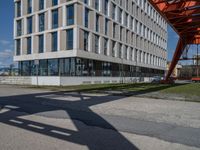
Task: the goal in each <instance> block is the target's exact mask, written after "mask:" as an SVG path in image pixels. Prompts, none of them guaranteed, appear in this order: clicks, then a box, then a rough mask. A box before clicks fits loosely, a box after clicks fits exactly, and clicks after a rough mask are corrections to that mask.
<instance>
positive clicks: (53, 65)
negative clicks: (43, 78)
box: [48, 59, 59, 76]
mask: <svg viewBox="0 0 200 150" xmlns="http://www.w3.org/2000/svg"><path fill="white" fill-rule="evenodd" d="M58 74H59V68H58V59H49V60H48V75H49V76H57V75H58Z"/></svg>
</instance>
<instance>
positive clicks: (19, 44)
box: [16, 39, 21, 56]
mask: <svg viewBox="0 0 200 150" xmlns="http://www.w3.org/2000/svg"><path fill="white" fill-rule="evenodd" d="M20 53H21V40H20V39H18V40H16V55H17V56H18V55H20Z"/></svg>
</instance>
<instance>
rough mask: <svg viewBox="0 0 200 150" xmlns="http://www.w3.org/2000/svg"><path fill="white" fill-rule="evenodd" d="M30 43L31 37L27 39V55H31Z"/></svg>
mask: <svg viewBox="0 0 200 150" xmlns="http://www.w3.org/2000/svg"><path fill="white" fill-rule="evenodd" d="M31 47H32V41H31V37H28V38H27V54H31Z"/></svg>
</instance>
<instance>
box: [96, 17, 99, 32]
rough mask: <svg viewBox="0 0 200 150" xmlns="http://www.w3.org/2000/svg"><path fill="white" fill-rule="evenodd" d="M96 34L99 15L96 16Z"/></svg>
mask: <svg viewBox="0 0 200 150" xmlns="http://www.w3.org/2000/svg"><path fill="white" fill-rule="evenodd" d="M96 32H99V15H96Z"/></svg>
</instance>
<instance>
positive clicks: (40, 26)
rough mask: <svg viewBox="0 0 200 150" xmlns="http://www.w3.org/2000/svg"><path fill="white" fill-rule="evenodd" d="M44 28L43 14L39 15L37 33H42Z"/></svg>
mask: <svg viewBox="0 0 200 150" xmlns="http://www.w3.org/2000/svg"><path fill="white" fill-rule="evenodd" d="M44 28H45V16H44V13H42V14H39V32H42V31H44Z"/></svg>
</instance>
